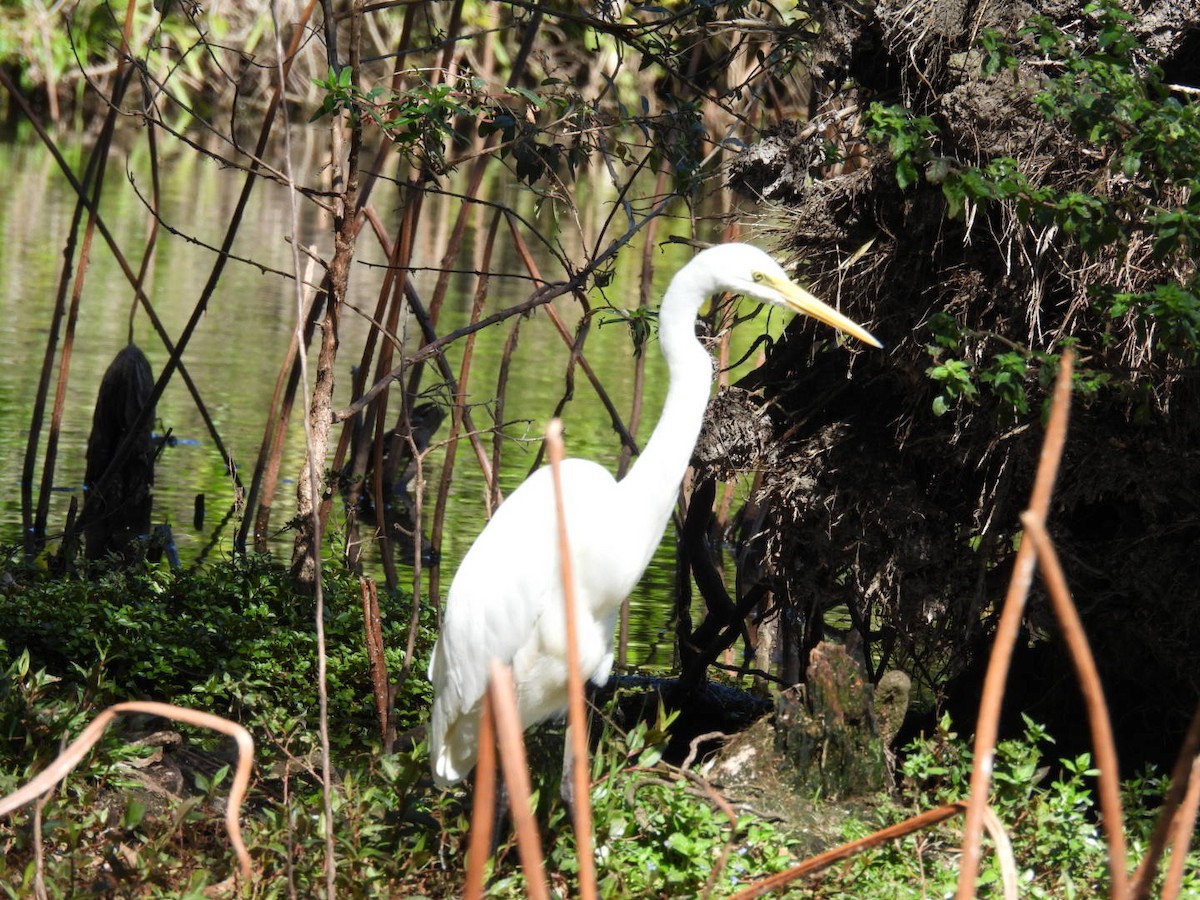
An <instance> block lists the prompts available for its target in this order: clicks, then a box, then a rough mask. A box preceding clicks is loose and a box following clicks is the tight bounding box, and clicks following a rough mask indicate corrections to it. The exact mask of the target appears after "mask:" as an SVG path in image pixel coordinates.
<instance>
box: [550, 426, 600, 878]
mask: <svg viewBox="0 0 1200 900" xmlns="http://www.w3.org/2000/svg"><path fill="white" fill-rule="evenodd" d="M562 432H563V425H562V420H561V419H551V420H550V424H549V425H547V426H546V448H547V450H548V451H549V456H550V473H551V476H552V478H553V480H554V514H555V520H556V522H557V524H558V557H559V560H560V561H561V565H562V573H561V574H562V588H563V616H564V617H565V620H566V627H567V632H566V633H567V703H568V705H567V735H568V739H569V740H570V742H571V746H570V747H569V748H568V750H569V752H570V753H571V755H572V758H573V764H572V766H571V777H572V778H573V779H574V785H573V790H572V794H573V800H574V802H573V803H572V804H571V807H572V808H571V813H572V815H573V816H574V819H575V822H574V825H575V856H576V859H577V861H578V863H579V895H580V896H581V897H583V898H584V900H595V897H596V860H595V858H594V856H593V855H592V782H591V777H590V772H589V768H590V767H589V766H588V750H587V716H586V714H585V712H584V697H583V676H582V674H581V673H580V671H579V633H578V627H577V624H576V619H575V606H576V599H577V598H576V597H575V576H574V572H573V568H572V565H571V542H570V536H569V535H568V534H567V513H566V507H565V504H564V501H563V484H562V462H563V438H562Z"/></svg>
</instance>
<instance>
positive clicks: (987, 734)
mask: <svg viewBox="0 0 1200 900" xmlns="http://www.w3.org/2000/svg"><path fill="white" fill-rule="evenodd" d="M1074 359H1075V356H1074V353H1072V352H1071V351H1070V350H1067V351H1066V352H1065V353H1063V355H1062V364H1061V367H1060V368H1059V372H1058V380H1057V381H1056V382H1055V385H1054V395H1053V398H1054V399H1053V404H1052V406H1051V408H1050V421H1049V423H1048V424H1047V426H1046V437H1045V439H1044V440H1043V442H1042V454H1041V459H1040V460H1039V462H1038V469H1037V475H1036V476H1035V478H1034V482H1033V491H1032V493H1031V495H1030V499H1029V511H1030V512H1031V513H1033V514H1034V515H1036V516H1037V517H1038V518H1039V520H1040V521H1045V520H1046V516H1047V513H1048V512H1049V509H1050V496H1051V494H1052V493H1053V490H1054V480H1055V478H1056V476H1057V475H1058V464H1059V461H1060V459H1061V458H1062V450H1063V445H1064V443H1065V442H1066V435H1067V418H1068V415H1069V412H1070V407H1071V372H1072V370H1073V364H1074ZM1036 555H1037V552H1036V550H1035V549H1034V546H1033V542H1032V541H1022V542H1021V546H1020V548H1019V549H1018V550H1017V558H1016V560H1015V562H1014V563H1013V574H1012V578H1011V580H1010V581H1009V585H1008V593H1007V594H1006V596H1005V598H1004V609H1003V611H1002V612H1001V614H1000V623H999V625H997V627H996V637H995V639H994V641H993V646H992V656H991V658H990V659H989V660H988V668H987V674H986V675H985V677H984V682H983V696H982V698H981V699H980V702H979V717H978V720H977V724H976V728H975V745H974V758H975V764H974V767H973V768H972V770H971V784H970V796H969V799H968V801H967V816H966V822H965V823H964V824H963V844H962V862H961V864H960V869H959V873H958V890H957V892H956V894H955V897H956V900H970V898H973V897H974V896H975V879H976V878H977V876H978V875H979V862H980V858H981V856H982V848H981V844H982V840H981V839H982V831H983V825H984V821H983V820H984V811H985V809H986V808H987V805H988V794H989V789H990V785H991V779H992V767H993V766H994V765H995V759H996V739H997V736H998V734H999V730H1000V707H1001V704H1002V703H1003V700H1004V683H1005V681H1006V680H1007V678H1008V669H1009V665H1010V664H1011V662H1012V654H1013V648H1014V647H1015V646H1016V643H1017V638H1018V635H1019V633H1020V630H1021V618H1022V615H1023V613H1024V610H1025V601H1026V599H1027V598H1028V596H1029V586H1030V584H1031V582H1032V581H1033V569H1034V565H1035V563H1036V561H1037V560H1036Z"/></svg>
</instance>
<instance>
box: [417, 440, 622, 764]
mask: <svg viewBox="0 0 1200 900" xmlns="http://www.w3.org/2000/svg"><path fill="white" fill-rule="evenodd" d="M563 481H564V484H566V485H567V491H568V496H570V497H572V498H573V500H574V501H576V502H573V503H572V506H573V507H575V508H582V507H583V506H585V505H586V504H587V503H588V502H589V501H594V502H595V503H597V504H598V503H600V502H601V501H602V499H603V497H602V496H598V495H604V496H607V493H608V492H610V490H611V487H612V485H613V483H614V482H613V480H612V476H611V475H609V474H608V472H607V471H605V470H604V468H603V467H601V466H598V465H596V464H594V463H589V462H586V461H582V460H567V461H566V462H565V463H564V466H563ZM571 518H572V519H573V520H575V521H574V522H573V524H575V525H576V528H575V529H574V531H575V532H576V534H577V537H578V539H579V540H580V541H581V542H584V541H586V540H587V535H586V534H584V533H582V532H583V530H584V528H585V527H586V526H585V524H584V523H583V522H581V521H579V517H577V516H572V517H571ZM561 603H562V589H561V574H560V564H559V554H558V532H557V524H556V520H555V507H554V487H553V481H552V479H551V477H550V470H549V469H548V468H544V469H540V470H538V471H537V472H535V473H534V474H533V475H532V476H530V477H529V478H528V479H527V480H526V481H525V482H524V483H523V484H522V485H521V486H520V487H519V488H518V489H517V490H516V491H514V492H513V493H512V494H511V495H510V496H509V498H508V499H507V500H506V501H505V502H504V503H503V504H501V506H500V508H499V509H498V510H496V513H495V515H493V516H492V519H491V521H490V522H489V523H488V525H487V527H486V528H485V529H484V530H483V532H482V533H481V534H480V535H479V537H478V538H477V539H476V541H475V543H474V544H472V546H471V549H470V550H469V551H468V552H467V555H466V556H465V557H464V558H463V561H462V564H461V565H460V566H459V568H458V571H457V573H456V574H455V576H454V581H453V582H452V583H451V585H450V592H449V595H448V597H447V601H446V613H445V616H444V618H443V621H442V631H441V634H440V636H439V637H438V642H437V646H436V648H435V649H434V655H433V660H432V661H431V663H430V667H429V678H430V681H431V682H432V683H433V686H434V707H433V716H432V719H431V722H430V751H431V755H432V756H433V761H434V771H435V774H436V775H437V776H438V779H439V780H440V781H442V782H443V783H453V782H455V781H458V780H460V779H461V778H463V777H464V776H465V775H466V774H467V772H468V771H469V770H470V768H471V766H472V765H474V763H475V757H476V753H477V744H478V740H477V730H478V719H479V709H480V703H481V700H482V697H483V694H484V691H485V690H486V689H487V679H488V665H489V663H490V661H491V660H492V659H497V660H499V661H500V662H502V663H505V664H511V663H512V662H513V660H514V658H515V657H516V656H517V654H518V653H520V651H521V650H522V648H524V647H527V645H529V644H531V642H535V641H537V640H539V639H540V638H542V637H544V635H540V634H539V629H540V626H541V622H542V618H543V616H544V615H545V613H546V611H547V610H549V609H554V610H557V609H559V608H560V606H561ZM609 639H611V635H610V636H609Z"/></svg>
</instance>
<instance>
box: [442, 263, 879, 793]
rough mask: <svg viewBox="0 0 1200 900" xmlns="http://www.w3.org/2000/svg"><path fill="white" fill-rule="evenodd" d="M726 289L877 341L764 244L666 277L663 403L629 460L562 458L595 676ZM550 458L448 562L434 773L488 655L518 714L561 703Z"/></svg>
mask: <svg viewBox="0 0 1200 900" xmlns="http://www.w3.org/2000/svg"><path fill="white" fill-rule="evenodd" d="M725 291H728V292H731V293H734V294H741V295H743V296H746V297H751V298H753V299H755V300H758V301H760V302H762V303H771V304H774V305H776V306H782V307H784V308H786V309H790V310H793V311H795V312H802V313H805V314H807V315H810V316H812V317H813V318H816V319H819V320H820V321H822V322H825V323H826V324H829V325H832V326H833V327H835V328H839V329H841V330H842V331H845V332H848V333H849V334H851V335H853V336H855V337H857V338H858V339H859V340H861V341H865V342H866V343H868V344H871V345H873V346H875V347H878V346H880V344H879V342H878V341H877V340H875V338H874V337H872V336H871V335H870V334H869V333H868V332H867V331H866V330H865V329H863V328H862V327H861V326H859V325H857V324H855V323H854V322H853V321H851V320H850V319H848V318H847V317H845V316H843V315H842V314H841V313H839V312H837V311H836V310H834V309H832V308H830V307H829V306H826V305H825V304H824V303H822V302H821V301H820V300H818V299H817V298H816V297H814V296H812V295H811V294H810V293H808V291H806V290H804V289H803V288H801V287H799V286H797V285H796V284H793V283H792V281H791V280H790V279H789V278H788V277H787V274H786V273H785V272H784V270H783V269H782V268H781V267H780V266H779V265H778V264H777V263H776V262H775V261H774V260H772V259H771V258H770V257H769V256H767V254H766V253H764V252H763V251H761V250H759V249H757V248H755V247H751V246H749V245H747V244H721V245H718V246H715V247H711V248H709V249H707V250H704V251H703V252H701V253H699V254H697V255H696V256H695V257H694V258H693V259H692V260H691V261H690V262H689V263H688V264H687V265H685V266H684V267H683V268H682V269H680V270H679V272H677V273H676V275H675V277H674V278H672V279H671V283H670V285H669V286H668V287H667V292H666V294H665V295H664V296H663V301H662V306H661V307H660V309H659V313H658V337H659V343H660V344H661V345H662V353H663V356H664V357H665V358H666V361H667V371H668V375H669V379H670V386H669V388H668V391H667V399H666V402H665V403H664V404H663V409H662V415H661V416H660V417H659V420H658V424H657V425H656V426H655V428H654V432H653V433H652V434H651V435H650V440H649V441H647V443H646V447H645V449H644V450H643V451H642V453H641V455H640V456H639V457H638V458H637V461H636V462H635V464H634V465H633V467H632V468H631V469H630V470H629V472H628V474H626V476H625V477H624V478H622V479H621V480H620V481H616V480H615V479H613V477H612V475H610V474H609V473H608V471H607V470H605V469H604V468H603V467H602V466H600V465H598V464H597V463H594V462H589V461H588V460H582V459H569V460H566V461H565V462H564V463H563V465H562V485H563V503H564V506H565V511H566V523H567V532H568V535H569V538H570V547H571V557H572V560H571V561H572V570H573V577H574V582H575V584H574V588H575V609H576V617H577V619H578V622H577V628H576V633H577V635H578V644H579V661H580V671H581V674H582V676H583V679H584V680H585V681H588V680H590V681H592V682H593V683H595V684H599V685H603V684H604V683H605V682H606V681H607V680H608V676H609V673H610V672H611V670H612V663H613V631H614V629H615V625H616V617H617V613H618V611H619V609H620V606H621V603H622V601H624V600H625V598H626V597H627V596H629V593H630V592H631V591H632V590H633V588H634V586H635V585H636V584H637V582H638V579H639V578H641V576H642V573H643V572H644V571H645V569H646V566H647V564H648V563H649V562H650V557H651V556H652V555H653V553H654V550H655V548H656V547H657V546H658V543H659V541H660V540H661V539H662V536H663V532H664V530H665V529H666V526H667V521H668V520H669V519H670V517H671V512H672V510H673V509H674V506H675V501H676V498H677V497H678V493H679V485H680V482H681V481H682V480H683V476H684V473H685V471H686V470H687V467H688V462H689V460H690V459H691V454H692V450H693V448H694V447H695V444H696V438H697V437H698V436H699V433H700V426H701V422H702V420H703V418H704V409H705V406H706V405H707V404H708V396H709V392H710V390H711V388H712V381H713V364H712V359H711V358H710V357H709V355H708V352H707V351H706V350H705V349H704V347H703V346H701V344H700V341H698V340H697V339H696V332H695V327H696V315H697V313H698V312H699V310H700V306H701V305H702V304H703V303H704V301H705V300H706V299H707V298H708V297H709V296H710V295H712V294H716V293H719V292H725ZM553 490H554V489H553V484H552V481H551V477H550V470H549V468H542V469H540V470H538V471H537V472H535V473H534V474H533V475H531V476H530V477H529V478H528V479H527V480H526V481H525V482H524V483H523V484H522V485H521V486H520V487H519V488H517V490H515V491H513V493H512V494H511V495H510V496H509V498H508V499H507V500H506V501H505V502H504V503H503V504H501V506H500V507H499V509H497V510H496V513H495V515H493V516H492V520H491V521H490V522H489V523H488V525H487V527H486V528H484V530H483V532H482V533H481V534H480V535H479V537H478V538H477V539H476V540H475V543H474V544H473V545H472V546H471V549H470V550H469V551H468V552H467V555H466V556H465V557H464V558H463V561H462V564H461V565H460V566H459V568H458V572H457V574H456V575H455V576H454V581H453V582H452V583H451V585H450V593H449V596H448V598H447V602H446V613H445V616H444V618H443V620H442V631H441V635H440V637H439V638H438V642H437V646H436V647H435V648H434V651H433V659H432V661H431V662H430V665H429V679H430V681H431V682H432V683H433V690H434V700H433V715H432V719H431V722H430V728H429V746H430V756H431V766H432V769H433V774H434V780H435V781H436V782H437V783H438V784H439V785H440V786H442V787H447V786H449V785H452V784H454V783H456V782H458V781H461V780H462V779H463V778H465V777H466V776H467V774H468V773H469V772H470V771H471V768H472V767H473V766H474V765H475V761H476V758H477V755H478V732H479V721H480V712H481V709H482V699H483V695H484V693H485V691H486V689H487V678H488V663H489V660H491V659H493V658H495V659H498V660H500V661H501V662H503V663H506V664H509V665H511V666H512V668H513V676H514V679H515V681H516V685H517V704H518V708H519V711H520V714H521V724H522V727H524V728H528V727H529V726H531V725H533V724H535V723H537V722H541V721H544V720H546V719H550V718H553V717H555V716H559V715H561V714H562V713H563V712H564V711H565V710H566V708H567V649H566V617H565V615H564V613H563V597H562V587H561V577H560V559H559V550H558V538H557V531H556V520H555V514H554V493H553Z"/></svg>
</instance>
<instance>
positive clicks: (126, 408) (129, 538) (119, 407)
mask: <svg viewBox="0 0 1200 900" xmlns="http://www.w3.org/2000/svg"><path fill="white" fill-rule="evenodd" d="M153 390H154V374H153V373H152V372H151V371H150V363H149V361H147V359H146V356H145V354H144V353H142V351H141V350H140V349H138V347H137V345H135V344H129V345H128V346H126V347H125V349H124V350H122V351H121V352H120V353H118V354H117V356H116V358H115V359H113V361H112V363H111V364H110V365H109V367H108V370H107V371H105V373H104V378H103V379H102V380H101V381H100V390H99V392H98V393H97V395H96V410H95V412H94V413H93V415H92V433H91V435H90V436H89V437H88V448H87V471H86V474H85V475H84V491H85V500H84V506H83V515H82V516H81V519H80V524H81V526H82V528H83V536H84V552H85V554H86V556H87V558H88V559H93V560H94V559H102V558H104V557H106V556H108V555H110V554H115V555H117V556H119V557H121V558H122V559H124V560H125V561H129V560H131V559H133V558H134V557H135V556H137V555H138V552H139V551H138V548H137V539H138V538H139V537H142V536H145V535H148V534H149V531H150V509H151V505H152V503H153V495H152V493H151V488H152V486H153V484H154V457H155V446H154V439H153V438H152V436H151V428H152V426H153V423H154V411H153V410H151V411H150V412H149V414H148V415H146V416H142V415H141V413H142V408H143V407H144V406H146V404H147V403H148V402H149V400H150V395H151V393H152V392H153ZM139 420H140V422H141V424H140V425H139V424H138V422H139ZM135 426H137V433H136V435H135V436H134V438H133V445H132V447H131V448H130V451H129V452H128V453H127V454H125V456H124V458H123V459H116V456H117V450H118V448H120V446H121V444H122V443H123V442H124V441H125V439H126V436H127V435H129V434H130V433H131V432H132V431H133V430H134V427H135ZM114 463H115V468H113V471H112V472H109V471H108V470H109V468H110V467H113V466H114Z"/></svg>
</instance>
